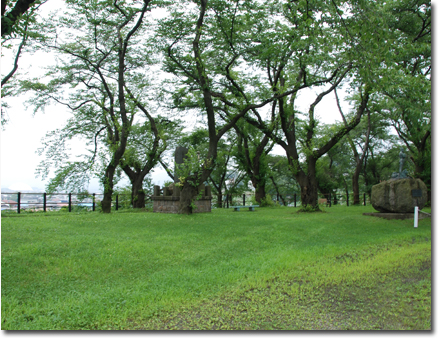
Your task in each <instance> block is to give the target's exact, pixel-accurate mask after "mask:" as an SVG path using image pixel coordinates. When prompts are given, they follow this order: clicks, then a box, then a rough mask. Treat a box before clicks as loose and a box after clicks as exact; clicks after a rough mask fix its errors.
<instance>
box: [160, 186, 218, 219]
mask: <svg viewBox="0 0 439 339" xmlns="http://www.w3.org/2000/svg"><path fill="white" fill-rule="evenodd" d="M200 191H201V192H202V195H201V199H198V200H196V201H195V206H196V207H197V208H195V209H194V210H193V213H207V212H211V211H212V207H211V206H212V204H211V200H212V193H211V188H210V186H204V185H201V186H200ZM152 201H153V212H158V213H178V206H179V203H180V187H179V186H176V185H171V186H170V187H163V189H160V186H154V195H153V196H152Z"/></svg>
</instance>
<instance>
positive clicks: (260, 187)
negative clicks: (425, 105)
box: [253, 182, 266, 205]
mask: <svg viewBox="0 0 439 339" xmlns="http://www.w3.org/2000/svg"><path fill="white" fill-rule="evenodd" d="M253 186H254V187H255V200H256V202H257V203H258V204H259V205H261V204H262V202H263V199H265V196H266V194H265V183H257V182H256V183H253Z"/></svg>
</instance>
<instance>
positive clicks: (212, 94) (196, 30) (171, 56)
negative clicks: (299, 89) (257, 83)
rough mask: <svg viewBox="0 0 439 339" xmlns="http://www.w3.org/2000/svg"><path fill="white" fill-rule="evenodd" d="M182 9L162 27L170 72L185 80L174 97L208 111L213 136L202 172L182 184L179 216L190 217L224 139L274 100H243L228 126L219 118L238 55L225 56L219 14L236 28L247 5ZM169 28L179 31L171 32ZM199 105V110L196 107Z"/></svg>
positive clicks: (215, 3)
mask: <svg viewBox="0 0 439 339" xmlns="http://www.w3.org/2000/svg"><path fill="white" fill-rule="evenodd" d="M180 5H182V4H176V5H175V7H172V8H171V18H170V19H167V20H165V21H164V22H163V23H162V29H161V36H163V37H165V38H166V41H167V44H166V45H165V46H163V49H164V51H165V53H166V58H167V59H166V63H165V69H166V70H167V71H168V72H170V73H173V74H174V75H176V76H177V77H178V78H179V79H181V80H182V81H179V82H178V84H176V86H178V87H179V90H178V91H177V92H176V94H175V96H174V98H175V100H184V101H185V102H188V103H189V105H188V107H196V106H197V107H199V108H200V109H201V110H202V112H203V115H204V119H205V124H206V125H205V126H206V130H207V131H208V136H209V148H208V152H207V154H206V157H205V158H204V159H202V161H201V162H200V164H199V166H198V167H197V168H194V167H193V166H192V167H191V168H190V171H187V176H186V177H185V178H184V180H182V181H181V196H180V207H179V213H183V214H190V213H192V211H193V204H192V202H193V200H194V199H195V198H196V196H197V195H198V187H199V185H201V184H202V183H204V182H205V181H206V180H207V178H208V177H209V175H210V174H211V172H212V171H213V169H214V167H215V164H216V162H217V155H218V143H219V141H220V139H221V138H222V137H223V136H224V134H225V133H227V132H228V131H229V130H230V129H231V128H233V126H234V125H235V124H236V122H237V121H238V120H239V119H240V118H242V117H243V116H244V115H245V114H246V113H247V112H248V111H250V110H251V109H255V108H258V107H262V106H264V105H266V104H267V103H268V102H270V100H265V101H261V102H260V103H256V104H255V103H252V102H245V101H243V100H242V98H240V96H239V95H238V96H237V97H238V98H236V99H237V101H239V102H240V107H239V109H235V110H234V111H233V112H230V115H228V116H227V119H226V122H223V121H222V120H221V119H219V117H218V115H217V114H218V112H219V110H220V99H221V100H222V99H227V98H226V97H227V96H228V94H229V93H227V94H224V91H230V90H231V88H230V86H228V87H229V88H228V89H227V85H224V83H227V81H230V80H231V72H233V71H232V68H233V66H234V64H235V62H236V60H237V57H238V56H237V55H236V54H234V53H233V52H232V53H227V54H223V53H222V50H221V43H220V41H219V39H223V40H224V39H227V32H223V31H221V28H220V27H219V26H218V13H220V12H221V13H224V12H227V15H228V17H227V19H228V22H229V23H230V22H231V20H232V18H234V19H236V20H238V15H237V12H238V7H240V6H241V5H240V4H238V2H236V3H234V4H232V3H229V2H227V1H212V2H209V1H207V0H201V1H194V2H193V3H191V5H188V6H187V7H186V8H185V10H184V11H183V10H182V9H181V8H180ZM234 9H235V10H234ZM169 27H173V28H174V29H173V30H169ZM233 30H234V28H233V29H232V34H234V33H233ZM235 66H236V65H235ZM232 95H233V94H232ZM233 99H234V98H231V100H233ZM194 102H196V103H197V105H193V103H194ZM234 108H236V105H234ZM191 163H192V164H194V163H195V162H194V161H192V162H191Z"/></svg>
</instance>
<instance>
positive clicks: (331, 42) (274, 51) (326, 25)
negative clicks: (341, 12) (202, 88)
mask: <svg viewBox="0 0 439 339" xmlns="http://www.w3.org/2000/svg"><path fill="white" fill-rule="evenodd" d="M257 12H258V13H259V15H253V16H250V15H248V17H247V20H248V21H247V25H246V28H247V29H246V30H242V31H241V32H240V35H239V38H236V39H235V41H244V40H246V41H247V43H246V44H242V45H240V47H241V51H240V53H241V55H243V56H244V58H245V59H246V61H247V62H248V63H249V64H251V65H252V66H253V68H256V69H257V72H258V73H259V74H261V76H260V77H259V79H258V81H259V87H264V88H265V92H268V91H271V92H272V93H274V96H273V97H272V98H273V99H274V100H276V103H277V106H276V119H274V120H275V121H278V123H279V124H280V126H281V127H280V129H281V131H282V137H280V136H277V135H275V134H274V133H273V132H272V126H271V124H272V123H271V121H273V119H270V120H264V116H263V115H262V114H260V112H258V111H257V110H251V112H250V114H249V115H247V116H246V117H245V118H246V120H247V122H249V123H251V124H253V125H254V126H256V127H257V128H259V129H260V130H261V131H263V132H264V133H265V134H266V135H267V136H269V137H270V138H272V139H273V140H275V141H276V142H277V143H278V144H279V145H280V146H281V147H283V148H284V150H285V152H286V155H287V158H288V161H289V164H290V168H291V169H292V172H293V173H292V174H293V175H294V177H295V178H296V180H297V182H298V183H299V184H300V187H301V200H302V205H303V206H304V207H306V206H310V207H311V208H312V209H318V203H317V200H318V197H317V181H316V162H317V160H318V159H319V158H320V157H321V156H323V155H324V154H326V153H327V152H328V151H329V150H330V149H331V148H332V147H333V146H334V145H335V144H336V143H337V142H338V141H339V140H340V139H341V138H342V137H343V136H344V135H346V134H347V133H348V132H349V131H350V130H352V129H353V128H354V127H355V126H356V125H358V123H359V122H360V120H361V117H362V115H363V113H364V111H365V108H366V104H367V102H368V100H369V94H370V90H371V89H370V86H368V85H367V84H364V83H363V84H362V83H361V80H359V81H357V83H356V85H355V86H356V88H357V90H358V92H359V95H360V96H361V100H360V103H359V105H358V107H357V111H356V114H355V116H354V117H353V119H352V120H351V121H349V123H348V124H347V125H346V126H344V127H341V128H339V129H338V130H333V131H332V133H331V134H329V135H327V136H325V137H324V138H321V137H320V136H318V135H317V130H316V128H317V125H318V118H317V117H316V112H315V111H316V106H317V105H318V104H319V103H320V102H321V101H322V99H323V98H324V97H325V96H326V95H328V94H330V93H331V92H332V91H333V90H334V89H335V88H337V87H338V86H340V85H341V82H342V81H343V80H345V79H348V77H349V76H350V77H351V78H352V77H353V76H354V75H355V74H356V72H357V70H358V67H360V65H359V64H358V63H357V61H358V59H354V58H352V54H353V53H352V52H351V48H353V47H352V46H350V45H349V44H346V41H344V40H343V39H340V38H339V33H340V31H341V30H343V29H344V26H343V22H342V21H341V20H339V17H338V13H337V8H336V7H334V6H333V4H332V2H322V1H297V2H282V3H279V2H272V3H271V2H270V3H267V4H266V5H265V6H261V7H258V8H257ZM250 27H254V28H250ZM228 43H229V48H230V49H231V50H237V47H236V44H235V43H234V42H233V40H232V39H231V38H230V39H228ZM262 74H263V75H262ZM228 80H229V84H230V87H232V88H233V89H234V91H235V93H237V95H240V96H241V97H242V98H243V100H245V101H248V102H250V101H251V100H250V98H251V95H250V93H249V92H246V88H245V82H244V81H245V79H244V81H243V80H241V79H239V78H238V79H237V78H236V77H234V74H233V73H232V72H229V73H228ZM304 89H313V90H314V91H316V92H317V95H316V97H315V99H314V100H313V101H311V103H310V104H309V106H308V110H307V111H306V112H300V111H298V110H297V108H296V101H297V98H298V96H299V95H300V93H301V91H303V90H304ZM260 93H261V92H260ZM223 101H224V102H225V103H226V104H228V105H230V106H234V107H235V108H237V105H236V104H234V103H233V102H230V101H228V100H226V99H224V97H223Z"/></svg>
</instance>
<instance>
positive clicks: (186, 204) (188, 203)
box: [178, 182, 198, 214]
mask: <svg viewBox="0 0 439 339" xmlns="http://www.w3.org/2000/svg"><path fill="white" fill-rule="evenodd" d="M197 193H198V187H194V186H192V185H191V184H189V183H187V182H185V183H184V184H183V188H182V190H181V193H180V205H179V208H178V213H179V214H192V213H193V211H194V204H193V203H194V201H195V199H196V197H197Z"/></svg>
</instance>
